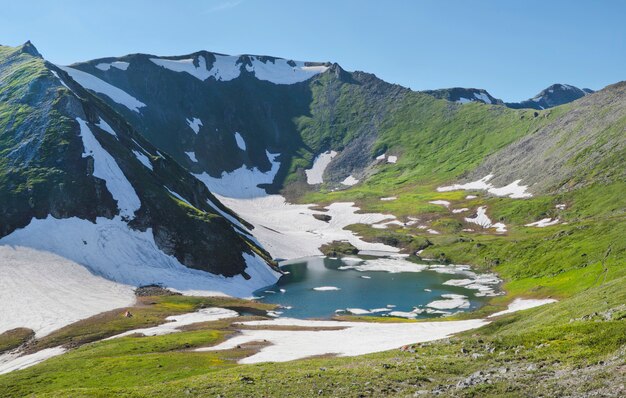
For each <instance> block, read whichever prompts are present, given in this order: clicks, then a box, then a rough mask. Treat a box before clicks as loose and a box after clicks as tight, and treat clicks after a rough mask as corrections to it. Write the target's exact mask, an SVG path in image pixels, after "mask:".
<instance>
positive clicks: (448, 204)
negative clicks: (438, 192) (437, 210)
mask: <svg viewBox="0 0 626 398" xmlns="http://www.w3.org/2000/svg"><path fill="white" fill-rule="evenodd" d="M428 203H430V204H433V205H441V206H445V207H449V206H450V202H448V201H447V200H431V201H430V202H428Z"/></svg>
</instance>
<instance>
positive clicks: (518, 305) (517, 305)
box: [489, 298, 556, 318]
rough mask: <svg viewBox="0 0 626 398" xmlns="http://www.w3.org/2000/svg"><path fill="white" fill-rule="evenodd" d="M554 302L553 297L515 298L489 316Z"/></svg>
mask: <svg viewBox="0 0 626 398" xmlns="http://www.w3.org/2000/svg"><path fill="white" fill-rule="evenodd" d="M550 303H556V300H554V299H521V298H518V299H515V300H514V301H513V302H512V303H511V304H509V307H508V308H507V309H506V310H504V311H499V312H496V313H494V314H491V315H489V318H493V317H496V316H500V315H505V314H510V313H512V312H517V311H522V310H527V309H529V308H535V307H539V306H541V305H545V304H550Z"/></svg>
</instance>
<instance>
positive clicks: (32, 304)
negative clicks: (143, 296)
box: [0, 230, 135, 337]
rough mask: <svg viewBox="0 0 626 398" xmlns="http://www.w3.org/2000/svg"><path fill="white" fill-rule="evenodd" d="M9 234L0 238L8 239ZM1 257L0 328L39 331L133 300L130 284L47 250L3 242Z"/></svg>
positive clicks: (46, 331) (43, 237)
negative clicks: (114, 280) (110, 277)
mask: <svg viewBox="0 0 626 398" xmlns="http://www.w3.org/2000/svg"><path fill="white" fill-rule="evenodd" d="M52 231H54V230H52ZM62 233H63V231H62V230H61V231H55V233H54V234H50V233H49V231H47V232H46V235H38V236H36V237H34V239H33V240H36V239H41V240H45V241H47V240H50V239H54V235H59V234H62ZM10 237H11V235H9V237H8V239H7V238H5V239H2V240H0V243H2V244H4V243H5V241H6V240H9V241H10V240H11V239H10ZM56 239H59V240H61V239H63V237H62V236H60V237H57V238H56ZM81 244H82V242H81ZM0 259H2V261H0V302H1V303H2V305H1V306H0V333H3V332H5V331H7V330H11V329H14V328H18V327H25V328H29V329H32V330H34V331H35V333H36V336H37V337H42V336H45V335H46V334H49V333H50V332H52V331H54V330H56V329H58V328H61V327H63V326H65V325H68V324H70V323H73V322H76V321H78V320H80V319H84V318H88V317H90V316H93V315H96V314H99V313H101V312H104V311H110V310H112V309H115V308H120V307H125V306H129V305H132V304H133V303H134V302H135V294H134V292H133V287H132V286H129V285H126V284H120V283H115V282H112V281H110V280H107V279H105V278H103V277H101V276H98V275H96V274H94V273H92V272H90V271H89V270H88V269H87V268H85V267H84V266H82V265H80V264H78V263H77V262H75V261H72V260H69V259H67V258H63V257H61V256H59V255H56V254H53V253H50V252H48V251H42V250H36V249H32V248H29V247H23V246H17V245H15V246H9V245H2V246H0Z"/></svg>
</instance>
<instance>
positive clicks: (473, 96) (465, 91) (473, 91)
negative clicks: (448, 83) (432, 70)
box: [424, 87, 503, 105]
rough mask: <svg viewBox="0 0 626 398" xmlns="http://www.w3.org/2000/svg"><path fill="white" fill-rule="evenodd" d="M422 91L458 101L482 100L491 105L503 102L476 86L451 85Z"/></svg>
mask: <svg viewBox="0 0 626 398" xmlns="http://www.w3.org/2000/svg"><path fill="white" fill-rule="evenodd" d="M424 93H425V94H429V95H432V96H433V97H435V98H439V99H445V100H446V101H452V102H459V103H467V102H482V103H483V104H492V105H502V104H503V102H502V100H500V99H497V98H494V97H493V96H492V95H491V94H489V93H488V92H487V91H486V90H483V89H477V88H463V87H453V88H445V89H440V90H426V91H424Z"/></svg>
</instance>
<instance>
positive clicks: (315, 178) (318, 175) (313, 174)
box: [304, 151, 337, 185]
mask: <svg viewBox="0 0 626 398" xmlns="http://www.w3.org/2000/svg"><path fill="white" fill-rule="evenodd" d="M335 156H337V152H335V151H326V152H324V153H320V154H319V155H317V156H316V157H315V160H314V161H313V167H311V168H310V169H308V170H305V171H304V172H305V174H306V182H307V184H309V185H315V184H321V183H323V182H324V178H323V176H324V171H325V170H326V167H328V165H329V164H330V161H331V160H332V159H333V158H334V157H335Z"/></svg>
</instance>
